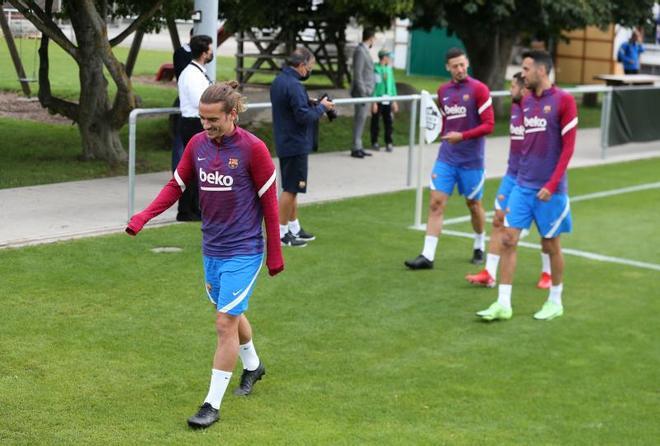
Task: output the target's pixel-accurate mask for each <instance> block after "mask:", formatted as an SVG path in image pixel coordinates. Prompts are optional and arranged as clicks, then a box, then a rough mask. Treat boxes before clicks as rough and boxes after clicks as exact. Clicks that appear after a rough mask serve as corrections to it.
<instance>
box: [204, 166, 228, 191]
mask: <svg viewBox="0 0 660 446" xmlns="http://www.w3.org/2000/svg"><path fill="white" fill-rule="evenodd" d="M199 181H200V182H202V183H208V184H215V185H217V186H222V187H204V186H202V187H201V188H200V189H202V190H216V191H217V190H231V186H232V185H233V184H234V178H233V177H231V176H229V175H222V174H221V173H218V172H209V173H207V172H205V171H204V169H202V168H200V169H199Z"/></svg>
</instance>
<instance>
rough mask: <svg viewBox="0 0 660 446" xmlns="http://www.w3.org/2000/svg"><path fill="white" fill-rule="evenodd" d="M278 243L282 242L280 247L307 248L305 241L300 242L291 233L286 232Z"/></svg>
mask: <svg viewBox="0 0 660 446" xmlns="http://www.w3.org/2000/svg"><path fill="white" fill-rule="evenodd" d="M280 241H281V242H282V246H295V247H297V248H302V247H303V246H307V242H306V241H304V240H300V239H299V238H298V237H296V236H295V235H293V234H291V231H289V232H287V233H286V234H285V235H284V237H282V238H281V239H280Z"/></svg>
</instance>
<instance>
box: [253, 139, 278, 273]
mask: <svg viewBox="0 0 660 446" xmlns="http://www.w3.org/2000/svg"><path fill="white" fill-rule="evenodd" d="M250 175H251V176H252V181H253V183H254V185H255V187H256V189H257V194H258V196H259V200H260V201H261V208H262V209H263V213H264V221H265V223H266V266H267V267H268V273H269V274H270V275H271V276H274V275H275V274H277V273H279V272H281V271H282V270H283V269H284V258H283V257H282V244H281V242H280V222H279V215H278V207H277V183H276V181H275V178H276V176H277V171H276V170H275V164H273V159H272V158H271V157H270V153H268V149H267V148H266V145H265V144H264V143H263V142H261V141H259V143H257V144H255V145H253V146H252V158H251V161H250Z"/></svg>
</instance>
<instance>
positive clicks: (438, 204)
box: [429, 199, 445, 215]
mask: <svg viewBox="0 0 660 446" xmlns="http://www.w3.org/2000/svg"><path fill="white" fill-rule="evenodd" d="M429 211H430V212H431V214H433V215H442V213H443V212H444V211H445V201H444V200H441V199H432V200H431V202H430V204H429Z"/></svg>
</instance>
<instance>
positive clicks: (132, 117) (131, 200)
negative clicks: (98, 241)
mask: <svg viewBox="0 0 660 446" xmlns="http://www.w3.org/2000/svg"><path fill="white" fill-rule="evenodd" d="M138 114H140V109H135V110H133V111H132V112H131V113H130V114H129V115H128V220H130V219H131V217H132V216H133V213H134V210H135V143H136V139H137V137H136V133H137V132H136V127H137V117H138Z"/></svg>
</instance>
